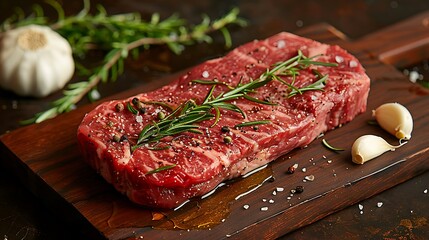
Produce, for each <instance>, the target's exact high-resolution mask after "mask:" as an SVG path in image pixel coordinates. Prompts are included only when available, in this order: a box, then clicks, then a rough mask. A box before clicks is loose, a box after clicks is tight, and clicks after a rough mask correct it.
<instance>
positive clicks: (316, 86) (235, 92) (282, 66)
mask: <svg viewBox="0 0 429 240" xmlns="http://www.w3.org/2000/svg"><path fill="white" fill-rule="evenodd" d="M313 58H314V57H312V58H308V57H306V56H304V55H303V54H302V52H301V51H298V54H297V56H295V57H292V58H290V59H288V60H286V61H284V62H281V63H278V64H275V66H274V68H273V69H271V70H269V69H267V71H266V72H265V73H263V74H261V75H260V76H259V78H257V79H256V80H251V81H249V82H248V83H245V84H243V83H241V81H240V83H238V84H237V86H235V87H231V86H227V87H228V89H229V90H228V91H226V92H221V93H220V94H219V95H217V96H215V95H214V90H215V88H216V86H218V85H219V84H217V82H214V81H212V82H213V83H212V84H209V82H210V81H207V80H195V81H193V82H194V83H197V84H205V85H212V87H211V88H210V90H209V92H208V93H207V95H206V97H205V98H204V99H203V100H202V102H201V104H197V103H196V102H195V101H194V100H188V101H186V102H184V103H182V104H181V105H179V106H178V107H177V108H176V109H174V110H173V111H172V112H171V113H170V114H168V115H167V116H166V117H165V118H164V119H162V120H160V121H158V122H153V123H149V124H147V125H146V126H145V127H144V128H143V130H142V131H141V132H140V134H139V137H138V139H137V143H136V145H134V146H132V148H131V150H132V151H134V150H135V149H137V148H139V147H141V146H143V145H146V146H148V143H153V142H159V140H161V139H162V138H164V137H166V136H171V135H176V134H179V133H183V132H194V133H200V134H202V132H201V131H200V130H198V128H199V127H200V126H199V125H197V123H200V122H203V121H207V120H214V121H213V124H212V125H211V126H214V125H216V124H217V122H218V121H219V119H220V109H225V110H229V111H234V112H237V113H240V114H241V115H242V116H243V118H244V119H246V118H247V116H246V114H245V112H244V111H243V110H241V109H240V108H239V107H238V106H237V105H234V104H232V103H231V102H230V101H232V100H237V99H242V98H243V99H246V100H248V101H251V102H256V103H260V104H267V105H276V104H275V103H272V102H268V101H263V100H259V99H257V98H254V97H251V96H250V95H249V94H250V93H254V92H255V91H256V89H258V88H260V87H262V86H265V85H266V84H267V83H269V82H271V81H273V80H278V81H280V82H281V83H283V84H286V85H287V86H288V87H289V88H290V92H289V97H292V96H295V95H297V94H302V93H303V92H305V91H311V90H323V88H324V85H323V83H325V82H326V80H327V78H328V76H327V75H325V76H320V75H317V74H316V75H317V77H320V79H318V80H317V81H316V82H314V83H312V84H310V85H308V86H305V87H303V88H297V87H295V86H294V85H293V83H294V81H295V77H296V76H297V75H298V74H299V71H300V70H302V69H305V68H308V67H310V66H311V65H319V66H336V64H332V63H325V62H318V61H314V60H313ZM282 76H289V77H292V79H293V80H292V83H288V82H286V81H285V80H284V79H282ZM213 111H214V114H213V113H212V112H213ZM269 123H270V121H269V120H260V121H249V122H244V123H241V124H238V125H236V127H237V126H238V127H244V126H252V125H258V124H269Z"/></svg>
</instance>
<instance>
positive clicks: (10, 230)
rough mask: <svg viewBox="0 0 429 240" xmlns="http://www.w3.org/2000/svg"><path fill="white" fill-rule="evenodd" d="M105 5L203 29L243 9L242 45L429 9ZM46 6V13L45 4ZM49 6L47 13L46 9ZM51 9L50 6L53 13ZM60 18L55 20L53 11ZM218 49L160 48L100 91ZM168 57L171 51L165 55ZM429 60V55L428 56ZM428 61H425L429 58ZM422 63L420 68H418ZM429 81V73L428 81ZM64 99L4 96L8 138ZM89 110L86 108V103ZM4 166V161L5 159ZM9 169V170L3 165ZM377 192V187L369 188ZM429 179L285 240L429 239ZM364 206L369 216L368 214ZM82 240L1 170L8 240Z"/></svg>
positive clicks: (347, 30)
mask: <svg viewBox="0 0 429 240" xmlns="http://www.w3.org/2000/svg"><path fill="white" fill-rule="evenodd" d="M41 2H42V1H32V0H16V1H2V2H0V21H3V20H4V19H5V18H6V17H7V16H9V15H10V14H11V13H12V12H13V9H14V8H15V7H21V8H23V9H24V10H25V11H27V12H28V11H29V10H30V8H31V5H32V4H33V3H41ZM95 3H101V4H103V6H104V7H105V8H106V9H107V11H108V12H109V13H120V12H130V11H137V12H140V13H141V14H142V16H143V17H148V16H150V15H151V14H152V13H153V12H159V13H161V16H162V17H167V16H169V15H171V14H173V13H179V14H180V16H182V17H183V18H186V19H189V20H190V21H191V22H195V23H196V22H198V21H199V20H200V15H201V13H207V14H208V15H209V16H210V17H212V18H215V17H218V16H220V15H222V14H224V13H225V12H226V11H227V10H229V9H230V8H231V7H233V6H237V7H239V8H240V10H241V12H242V13H241V16H243V17H244V18H246V19H247V20H248V22H249V26H247V27H246V28H237V27H233V28H231V33H232V39H233V43H234V46H237V45H239V44H242V43H245V42H248V41H251V40H253V39H255V38H265V37H268V36H270V35H272V34H275V33H277V32H280V31H291V32H294V31H297V30H299V29H300V28H303V27H306V26H309V25H312V24H316V23H320V22H327V23H329V24H331V25H333V26H334V27H336V28H337V29H339V30H340V31H342V32H343V33H344V34H346V35H347V36H348V37H350V38H351V39H358V38H360V37H362V36H365V35H366V34H369V33H371V32H374V31H377V30H379V29H382V28H383V27H386V26H389V25H391V24H394V23H396V22H399V21H401V20H404V19H406V18H408V17H411V16H414V15H416V14H418V13H420V12H423V11H426V10H429V1H423V0H421V1H417V0H411V1H405V0H404V1H385V0H382V1H363V0H356V1H323V2H322V1H310V0H302V1H274V0H265V1H262V0H255V1H244V0H236V1H194V0H187V1H172V0H157V1H137V0H134V1H133V0H124V1H111V0H104V1H92V4H93V5H94V4H95ZM42 5H44V6H46V5H45V4H43V3H42ZM63 6H64V8H65V9H66V14H74V13H77V12H78V11H79V10H80V9H81V8H82V2H79V1H63ZM46 7H47V6H46ZM47 8H49V7H47ZM47 14H48V15H50V16H54V13H53V12H51V11H49V10H48V11H47ZM214 39H215V41H214V43H213V44H212V45H206V44H202V45H198V46H193V47H189V48H187V50H186V51H185V52H184V53H183V54H182V55H180V56H175V55H172V54H164V55H160V54H159V52H160V51H158V50H157V49H154V50H152V51H149V52H147V53H143V56H142V57H141V59H139V61H134V62H128V64H127V69H126V73H125V74H124V75H123V76H122V77H120V79H119V81H118V82H117V83H115V84H106V85H103V86H102V87H101V88H100V92H101V94H102V96H103V97H107V96H110V95H112V94H115V93H117V92H121V91H124V90H127V89H130V88H133V87H135V86H138V85H141V84H142V83H145V82H147V81H156V79H157V78H159V77H162V76H166V75H168V74H172V73H174V72H177V71H180V70H182V69H185V68H187V67H191V66H193V65H195V64H197V63H199V62H201V61H204V60H206V59H210V58H213V57H216V56H220V55H223V54H224V53H225V52H227V51H228V50H227V49H225V48H224V47H223V44H222V41H221V37H220V36H219V35H216V34H215V35H214ZM161 52H163V53H164V52H165V51H163V50H161ZM427 58H429V56H427ZM422 60H423V59H422ZM416 64H418V63H416ZM427 77H429V74H428V76H427ZM59 96H60V94H59V93H57V94H54V95H52V96H49V97H47V98H43V99H33V98H23V97H19V96H17V95H14V94H12V93H10V92H7V91H4V90H0V134H3V133H5V132H7V131H11V130H14V129H17V128H19V127H20V125H19V123H18V121H19V120H23V119H27V118H30V117H31V116H32V115H33V114H34V113H36V112H39V111H41V110H43V109H46V108H47V107H49V102H50V101H52V100H54V99H56V98H58V97H59ZM82 104H85V102H84V103H82ZM0 157H1V158H2V159H1V160H2V161H3V156H0ZM0 166H1V165H0ZM369 187H370V186H369ZM428 188H429V173H428V172H426V173H425V174H423V175H420V176H418V177H415V178H413V179H411V180H409V181H407V182H405V183H403V184H400V185H398V186H396V187H394V188H392V189H390V190H387V191H385V192H383V193H381V194H379V195H376V196H374V197H371V198H369V199H367V200H364V201H362V202H360V203H359V204H356V205H354V206H350V207H348V208H346V209H344V210H342V211H339V212H337V213H335V214H332V215H330V216H328V217H326V218H324V219H322V220H320V221H318V222H315V223H313V224H311V225H309V226H306V227H303V228H301V229H298V230H297V231H295V232H292V233H290V234H288V235H286V236H284V237H283V238H284V239H313V238H315V237H317V238H318V239H345V238H349V239H429V194H428V193H426V194H425V193H424V191H425V190H426V191H427V189H428ZM362 207H363V209H362ZM2 237H4V239H77V238H80V239H81V238H83V237H82V236H81V233H80V232H79V230H78V229H76V228H75V227H74V226H71V225H68V224H67V216H63V215H59V214H57V213H56V210H55V209H52V208H50V207H49V206H46V205H44V203H43V202H42V201H40V200H38V198H36V197H35V196H33V195H32V194H31V193H30V192H29V191H28V190H27V189H26V188H25V187H24V186H23V185H21V183H20V182H19V181H18V178H17V176H15V175H14V174H11V173H10V171H8V169H6V168H4V167H1V168H0V239H1V238H2Z"/></svg>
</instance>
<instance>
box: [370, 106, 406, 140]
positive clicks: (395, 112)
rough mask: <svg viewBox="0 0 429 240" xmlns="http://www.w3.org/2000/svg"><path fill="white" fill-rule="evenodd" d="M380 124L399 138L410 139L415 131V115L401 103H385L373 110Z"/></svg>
mask: <svg viewBox="0 0 429 240" xmlns="http://www.w3.org/2000/svg"><path fill="white" fill-rule="evenodd" d="M372 114H373V116H374V117H375V119H376V120H377V122H378V124H379V125H380V126H381V127H382V128H383V129H384V130H386V131H387V132H389V133H391V134H393V135H394V136H396V137H397V138H398V139H401V140H402V139H403V140H409V139H410V138H411V132H412V131H413V117H412V116H411V113H410V112H409V111H408V109H407V108H406V107H404V106H402V105H401V104H399V103H385V104H383V105H381V106H379V107H378V108H377V109H375V110H373V112H372Z"/></svg>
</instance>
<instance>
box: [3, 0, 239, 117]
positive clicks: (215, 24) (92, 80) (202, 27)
mask: <svg viewBox="0 0 429 240" xmlns="http://www.w3.org/2000/svg"><path fill="white" fill-rule="evenodd" d="M47 3H48V4H49V5H51V6H52V7H53V8H54V9H55V10H56V12H57V14H58V19H57V21H56V22H53V23H51V22H50V21H49V19H48V18H47V17H46V16H45V15H44V12H43V8H42V7H41V6H39V5H36V6H35V7H34V11H33V14H32V15H30V16H27V17H25V15H24V14H23V12H22V10H21V11H18V12H17V14H16V15H14V16H12V17H11V18H9V19H7V20H6V21H4V22H3V24H2V25H1V26H0V29H1V30H2V31H7V30H9V29H13V28H16V27H20V26H25V25H30V24H38V25H48V26H50V27H51V28H52V29H53V30H55V31H57V32H58V33H59V34H61V35H62V36H63V37H65V38H66V39H67V40H68V41H69V43H70V45H71V46H72V49H73V54H74V56H75V57H76V58H80V59H82V58H84V57H85V56H87V54H88V53H89V51H91V50H94V49H99V50H103V51H105V52H106V54H105V57H104V60H103V61H102V63H101V65H100V66H99V67H96V68H95V69H87V68H85V67H83V66H81V65H80V64H78V63H77V64H76V66H80V67H78V68H77V71H79V72H78V73H79V74H80V75H84V76H86V78H87V80H85V81H81V82H78V83H72V84H69V85H68V86H67V87H66V89H65V90H64V91H63V97H61V98H59V99H58V100H56V101H54V102H52V107H51V108H50V109H48V110H46V111H44V112H40V113H37V114H36V115H35V116H34V117H33V118H32V119H29V120H26V121H23V123H24V124H29V123H39V122H42V121H44V120H46V119H49V118H53V117H55V116H57V115H58V114H61V113H64V112H67V111H70V110H71V109H73V108H74V107H75V105H76V104H77V103H78V102H79V101H80V100H81V99H82V98H84V97H85V96H86V95H88V96H89V97H90V96H92V93H94V91H97V85H98V84H99V83H100V82H102V83H107V82H109V81H115V80H116V79H117V77H118V76H119V75H120V74H122V73H123V71H124V60H125V59H126V58H128V56H129V55H132V56H134V57H137V56H138V55H139V53H140V51H142V50H145V49H148V48H150V47H151V46H153V45H167V46H168V47H169V49H170V50H171V51H173V52H174V53H175V54H180V53H181V52H182V51H183V50H184V48H185V46H186V45H191V44H196V43H202V42H206V43H210V42H211V41H212V38H211V37H210V36H209V35H208V34H209V33H211V32H214V31H220V32H221V33H222V34H223V36H224V39H225V45H226V47H230V46H231V44H232V43H231V37H230V34H229V32H228V29H227V28H226V26H227V25H230V24H237V25H239V26H244V25H245V21H244V20H243V19H241V18H239V17H238V13H239V11H238V9H236V8H234V9H232V10H231V11H230V12H229V13H227V14H226V15H224V16H223V17H221V18H219V19H217V20H214V21H211V20H210V19H209V17H207V16H204V17H203V20H202V21H201V22H200V23H199V24H197V25H194V26H192V25H190V24H188V23H187V21H185V20H184V19H182V18H179V17H178V16H177V15H172V16H170V17H169V18H166V19H164V20H161V19H160V16H159V14H157V13H155V14H153V15H152V17H151V19H150V21H144V20H143V19H141V16H140V14H138V13H125V14H117V15H108V14H107V12H106V10H105V9H104V8H103V7H102V6H101V5H99V6H97V13H96V14H91V13H90V2H89V0H84V7H83V9H82V10H81V11H80V12H79V13H78V14H76V15H74V16H65V14H64V10H63V9H62V7H61V5H60V4H59V3H58V2H56V1H54V0H48V1H47ZM75 60H76V59H75ZM90 100H91V97H90Z"/></svg>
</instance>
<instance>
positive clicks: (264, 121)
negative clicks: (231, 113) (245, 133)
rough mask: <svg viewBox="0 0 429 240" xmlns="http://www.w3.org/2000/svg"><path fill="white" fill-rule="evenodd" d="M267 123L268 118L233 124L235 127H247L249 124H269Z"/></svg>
mask: <svg viewBox="0 0 429 240" xmlns="http://www.w3.org/2000/svg"><path fill="white" fill-rule="evenodd" d="M269 123H271V121H270V120H260V121H250V122H244V123H239V124H237V125H235V127H249V126H255V125H262V124H269Z"/></svg>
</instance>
